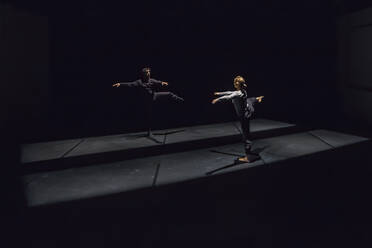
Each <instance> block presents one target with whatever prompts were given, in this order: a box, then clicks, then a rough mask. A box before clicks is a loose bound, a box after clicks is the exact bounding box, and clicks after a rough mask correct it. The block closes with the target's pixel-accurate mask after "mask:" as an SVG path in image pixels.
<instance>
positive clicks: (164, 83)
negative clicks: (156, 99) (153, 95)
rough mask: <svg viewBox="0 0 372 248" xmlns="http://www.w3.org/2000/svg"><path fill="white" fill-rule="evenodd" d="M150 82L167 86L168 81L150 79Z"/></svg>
mask: <svg viewBox="0 0 372 248" xmlns="http://www.w3.org/2000/svg"><path fill="white" fill-rule="evenodd" d="M151 83H153V84H158V85H161V86H168V84H169V83H168V82H165V81H160V80H157V79H153V78H152V79H151Z"/></svg>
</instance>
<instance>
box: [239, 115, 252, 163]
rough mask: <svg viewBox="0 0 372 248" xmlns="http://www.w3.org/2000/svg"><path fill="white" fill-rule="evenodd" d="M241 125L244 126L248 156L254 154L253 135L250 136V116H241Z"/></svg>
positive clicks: (244, 139)
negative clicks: (252, 150) (252, 151)
mask: <svg viewBox="0 0 372 248" xmlns="http://www.w3.org/2000/svg"><path fill="white" fill-rule="evenodd" d="M240 125H241V127H242V134H243V142H244V149H245V154H246V155H247V156H248V155H250V154H252V153H251V149H252V141H251V140H250V139H251V137H250V125H249V118H245V117H241V118H240Z"/></svg>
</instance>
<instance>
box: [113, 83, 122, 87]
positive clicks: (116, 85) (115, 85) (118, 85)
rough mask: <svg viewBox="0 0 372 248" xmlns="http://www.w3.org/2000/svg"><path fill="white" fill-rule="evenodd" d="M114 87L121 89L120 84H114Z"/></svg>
mask: <svg viewBox="0 0 372 248" xmlns="http://www.w3.org/2000/svg"><path fill="white" fill-rule="evenodd" d="M112 87H116V88H117V87H120V83H116V84H113V85H112Z"/></svg>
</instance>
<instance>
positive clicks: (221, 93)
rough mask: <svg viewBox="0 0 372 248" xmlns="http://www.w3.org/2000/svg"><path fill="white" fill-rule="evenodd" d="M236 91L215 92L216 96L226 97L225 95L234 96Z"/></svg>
mask: <svg viewBox="0 0 372 248" xmlns="http://www.w3.org/2000/svg"><path fill="white" fill-rule="evenodd" d="M233 92H234V91H222V92H214V95H215V96H224V95H229V94H232V93H233Z"/></svg>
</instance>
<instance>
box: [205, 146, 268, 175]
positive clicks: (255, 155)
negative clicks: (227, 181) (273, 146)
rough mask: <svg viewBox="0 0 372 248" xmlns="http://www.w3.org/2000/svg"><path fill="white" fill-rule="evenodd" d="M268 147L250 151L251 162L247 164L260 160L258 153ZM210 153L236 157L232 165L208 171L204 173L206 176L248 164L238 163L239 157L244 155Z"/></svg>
mask: <svg viewBox="0 0 372 248" xmlns="http://www.w3.org/2000/svg"><path fill="white" fill-rule="evenodd" d="M267 147H268V146H264V147H259V148H256V149H254V150H252V154H251V155H250V156H248V157H249V160H250V161H251V162H250V163H249V164H251V163H253V162H255V161H257V160H259V159H261V157H260V155H259V154H260V153H261V152H262V151H264V150H265V149H266V148H267ZM210 152H214V153H219V154H224V155H229V156H234V157H238V158H236V159H235V160H234V163H232V164H229V165H225V166H223V167H220V168H217V169H214V170H212V171H209V172H207V173H205V174H206V175H208V176H209V175H212V174H213V173H216V172H218V171H221V170H224V169H227V168H230V167H233V166H235V165H239V164H248V163H245V162H242V161H239V158H240V157H243V156H244V155H242V154H237V153H230V152H221V151H217V150H210Z"/></svg>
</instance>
